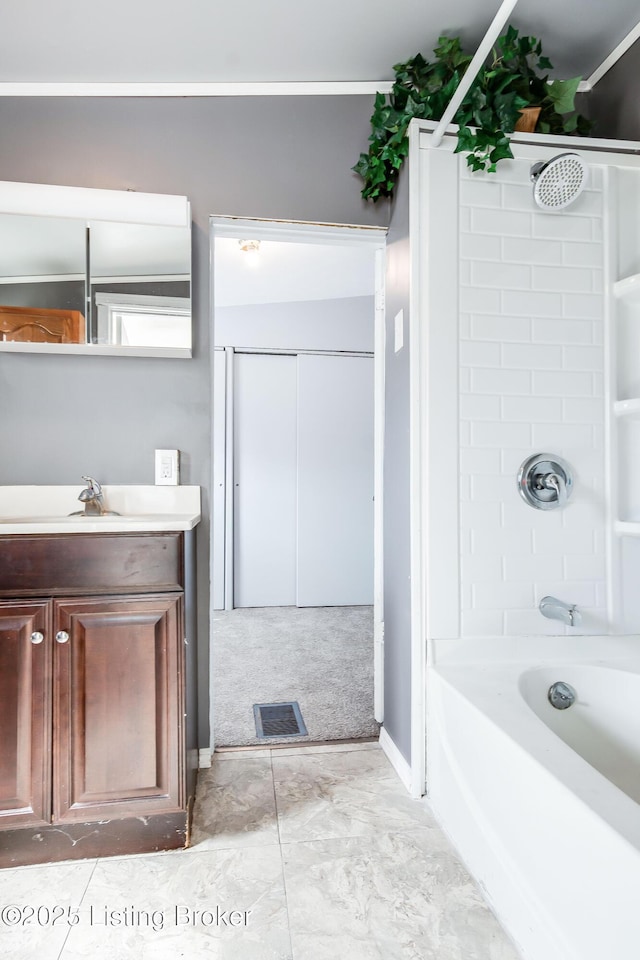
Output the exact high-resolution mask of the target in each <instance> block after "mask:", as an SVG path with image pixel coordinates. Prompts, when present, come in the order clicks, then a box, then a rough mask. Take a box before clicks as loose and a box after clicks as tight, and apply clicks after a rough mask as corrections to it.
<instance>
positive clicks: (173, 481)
mask: <svg viewBox="0 0 640 960" xmlns="http://www.w3.org/2000/svg"><path fill="white" fill-rule="evenodd" d="M179 483H180V451H179V450H156V486H159V487H176V486H177V485H178V484H179Z"/></svg>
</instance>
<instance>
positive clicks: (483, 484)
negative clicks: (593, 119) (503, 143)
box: [459, 160, 607, 636]
mask: <svg viewBox="0 0 640 960" xmlns="http://www.w3.org/2000/svg"><path fill="white" fill-rule="evenodd" d="M529 169H530V163H529V162H528V161H521V160H518V161H510V162H508V163H506V164H504V165H503V172H500V171H499V172H498V173H497V174H480V175H478V174H472V173H470V172H469V171H468V169H467V168H466V166H465V165H464V163H462V162H461V165H460V171H461V183H460V186H461V189H460V280H461V297H460V303H461V316H460V353H459V363H460V444H461V446H460V473H461V477H460V480H461V482H460V490H461V497H462V502H461V510H460V551H461V564H460V569H461V597H462V633H463V636H487V635H500V634H503V635H514V634H532V633H533V634H543V633H544V634H550V633H562V632H570V631H569V630H568V628H564V627H563V626H562V625H561V624H559V623H558V622H556V621H550V620H545V618H544V617H542V615H541V614H540V613H539V611H538V609H537V604H538V603H539V601H540V599H541V598H542V597H543V596H544V595H545V594H553V595H554V596H557V597H560V598H561V599H562V600H565V601H566V602H568V603H577V604H578V606H579V607H580V609H581V611H582V613H583V623H582V627H581V628H580V632H584V633H600V632H606V631H607V623H606V608H605V605H604V604H605V595H606V590H605V553H604V551H605V536H604V522H605V507H604V439H603V424H604V399H603V388H602V369H603V346H602V344H603V322H604V320H603V310H604V305H603V297H602V289H603V282H602V274H603V265H604V257H605V251H604V245H603V239H602V238H603V230H602V220H603V206H604V204H603V181H602V175H601V171H600V170H599V169H592V171H591V179H590V184H589V188H588V190H587V191H586V192H585V193H584V194H583V195H582V197H580V198H579V199H578V201H576V202H575V203H574V204H573V205H572V206H571V207H570V208H568V209H567V210H565V211H556V212H553V213H547V212H543V211H542V210H539V209H538V208H537V207H535V205H534V203H533V198H532V191H531V185H530V183H529ZM538 452H548V453H555V454H558V455H559V456H561V457H563V458H564V459H565V460H567V461H568V463H569V464H570V465H571V467H572V468H573V471H574V480H575V487H574V492H573V496H572V497H571V499H570V501H569V503H568V504H567V507H566V508H565V509H564V510H562V511H539V510H533V509H532V508H531V507H529V506H527V504H525V503H524V501H523V500H522V499H521V497H520V495H519V493H518V490H517V485H516V476H517V473H518V468H519V466H520V464H521V463H522V461H523V460H524V459H525V457H528V456H530V455H531V454H532V453H538ZM573 632H576V631H573Z"/></svg>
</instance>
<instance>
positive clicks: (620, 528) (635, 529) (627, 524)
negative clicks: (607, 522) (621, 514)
mask: <svg viewBox="0 0 640 960" xmlns="http://www.w3.org/2000/svg"><path fill="white" fill-rule="evenodd" d="M613 530H614V533H616V534H617V535H618V536H619V537H640V520H616V522H615V523H614V525H613Z"/></svg>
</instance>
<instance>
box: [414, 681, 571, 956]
mask: <svg viewBox="0 0 640 960" xmlns="http://www.w3.org/2000/svg"><path fill="white" fill-rule="evenodd" d="M440 679H441V680H442V678H440ZM443 682H444V684H445V685H446V686H447V687H448V688H449V689H448V691H447V693H448V695H452V694H453V695H454V698H462V699H465V700H466V698H465V697H464V694H462V693H461V692H460V691H458V690H456V689H455V687H451V686H450V685H449V684H447V683H446V681H443ZM436 704H437V706H436V708H435V710H434V708H433V706H432V707H431V724H430V728H431V734H430V737H429V739H430V738H431V737H433V738H438V740H439V744H438V747H439V748H440V750H441V751H442V753H443V757H444V762H445V763H446V764H447V766H448V768H449V772H450V775H451V776H452V777H453V780H454V782H455V787H456V789H457V790H458V792H459V794H460V799H461V800H462V802H463V804H464V805H465V807H466V810H467V811H468V814H469V816H470V818H471V820H472V823H473V828H474V830H475V831H477V832H479V834H480V836H481V838H482V843H483V844H484V845H486V847H487V849H488V850H489V851H490V856H491V858H493V860H494V861H495V864H491V865H489V864H488V861H487V858H486V857H482V868H480V867H479V866H478V865H477V864H476V863H474V862H473V858H472V859H471V860H470V859H469V858H468V856H467V850H466V849H462V848H461V846H460V843H459V837H457V836H455V835H454V834H453V833H452V832H451V830H450V829H449V819H448V817H449V816H450V811H447V810H445V809H443V810H441V809H440V805H439V790H440V787H441V784H439V783H438V784H437V785H436V784H434V786H433V789H431V788H430V786H429V784H428V790H427V802H428V804H429V807H430V809H431V811H432V813H433V815H434V817H435V818H436V820H437V821H438V824H439V825H440V827H441V829H442V830H443V832H444V833H445V834H446V836H447V837H448V839H449V840H450V842H451V843H452V844H453V846H454V847H455V848H456V850H457V851H458V855H459V856H460V857H461V859H462V860H463V862H464V864H465V866H466V867H467V869H468V870H469V872H470V873H471V874H472V875H473V876H474V877H475V879H476V882H477V883H478V884H479V886H480V887H481V889H482V893H483V895H484V897H485V899H486V901H487V903H488V904H489V906H490V907H491V909H492V911H493V913H494V914H495V915H496V917H497V918H498V920H499V922H500V923H501V925H502V926H503V928H504V929H505V931H506V932H507V934H508V935H509V937H510V939H511V940H512V941H513V943H514V945H515V946H516V948H517V949H518V950H519V951H520V952H521V953H522V954H523V956H528V955H529V953H528V950H527V944H525V943H523V942H521V940H520V938H519V936H518V931H517V930H516V929H514V924H513V923H512V917H513V915H514V914H515V915H516V916H522V915H526V916H527V926H529V927H530V928H531V929H532V930H534V931H535V937H536V938H537V940H538V941H541V944H540V945H539V952H540V955H541V956H545V957H547V958H549V960H555V958H556V957H557V958H558V960H560V958H564V960H567V958H569V960H571V958H574V956H575V954H574V950H573V949H572V947H571V946H570V945H569V944H568V943H567V941H566V938H565V936H564V935H563V934H562V932H561V931H560V930H559V929H558V926H557V924H556V923H554V921H553V918H552V917H551V916H550V915H549V911H548V909H547V908H546V906H545V904H544V903H543V902H542V900H541V899H540V897H539V896H538V895H537V894H536V893H535V890H534V888H533V886H532V885H531V883H530V882H529V881H528V878H527V876H526V875H525V873H524V872H523V871H522V869H521V868H520V867H519V865H518V864H517V862H516V861H515V859H514V857H513V855H512V854H511V853H510V851H509V848H508V847H507V846H506V844H505V843H504V841H503V840H502V839H501V838H500V836H499V835H498V834H497V833H496V830H495V829H494V827H493V825H492V824H491V822H490V821H489V819H488V818H487V817H486V815H485V814H484V812H483V809H482V806H481V805H480V803H479V802H478V800H477V799H476V797H475V795H474V793H473V790H472V789H471V788H470V786H469V784H468V781H467V778H466V776H465V775H464V771H463V770H462V767H461V766H460V764H459V763H458V761H457V760H456V755H455V752H454V751H453V749H452V748H451V745H450V743H449V740H448V737H447V734H446V723H445V721H444V717H442V716H439V715H438V714H439V710H438V707H439V706H440V707H441V706H442V701H441V700H439V702H438V699H436ZM467 705H469V704H467ZM471 706H472V707H473V709H475V710H477V707H475V705H473V704H471ZM436 711H437V713H436ZM478 712H480V711H478ZM484 719H485V720H488V718H487V717H486V716H484ZM489 722H491V721H489ZM500 732H503V731H500ZM509 739H511V738H509ZM434 751H435V747H432V749H431V751H429V752H430V753H431V754H432V755H433V753H434ZM429 752H428V754H427V756H429ZM434 779H435V778H434ZM463 846H464V845H463ZM496 866H497V869H498V871H499V872H500V873H501V874H503V875H504V876H505V877H507V878H508V881H507V884H506V886H503V885H502V884H501V885H500V886H501V889H499V890H498V891H497V892H496V895H494V889H493V885H492V884H491V883H487V882H485V881H486V872H487V871H488V870H491V869H495V867H496ZM505 896H506V897H507V898H508V903H507V904H505V902H504V900H505ZM575 960H577V958H575Z"/></svg>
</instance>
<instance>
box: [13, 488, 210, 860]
mask: <svg viewBox="0 0 640 960" xmlns="http://www.w3.org/2000/svg"><path fill="white" fill-rule="evenodd" d="M11 489H14V490H17V489H19V488H6V487H5V488H0V512H1V513H2V515H1V516H0V737H1V739H2V753H1V755H0V756H1V759H0V866H2V867H7V866H15V865H19V864H27V863H42V862H49V861H54V860H65V859H76V858H83V857H95V856H109V855H118V854H125V853H142V852H149V851H155V850H165V849H172V848H176V847H182V846H184V845H185V844H186V843H187V841H188V830H189V815H190V807H191V804H192V801H193V796H194V787H195V773H196V767H197V762H196V757H197V749H196V741H195V690H194V686H195V662H194V660H195V650H196V643H195V635H194V619H195V610H194V600H195V598H194V596H193V584H194V571H193V565H194V563H193V552H194V551H193V547H194V544H193V539H194V533H193V528H194V527H195V525H196V524H197V522H198V521H199V519H200V506H199V494H200V491H199V488H197V487H176V488H154V487H149V488H147V487H138V488H133V487H126V488H125V487H122V488H116V487H112V488H108V487H105V488H104V489H105V493H106V497H107V502H108V504H109V506H110V508H112V509H118V505H121V506H122V505H124V504H128V506H129V508H131V507H132V506H133V501H134V500H135V499H136V497H137V498H138V501H139V502H137V503H136V506H135V508H134V510H131V509H128V510H127V509H123V510H122V511H121V513H122V515H121V516H104V517H86V518H85V517H83V516H80V517H67V516H66V515H65V516H61V515H59V514H58V513H57V512H56V511H57V510H58V505H57V503H56V505H54V506H52V505H51V504H52V501H51V498H49V506H48V507H47V508H46V510H47V512H44V513H41V512H39V513H38V515H37V516H35V515H34V516H33V517H29V516H27V515H23V516H18V515H15V516H11V515H6V514H5V513H4V510H3V493H4V492H6V491H8V490H11ZM29 489H31V490H54V489H55V490H56V495H58V494H60V496H61V497H62V496H63V494H62V493H61V491H69V492H70V493H69V499H68V501H67V503H68V504H69V505H70V506H71V509H73V507H74V505H77V504H76V503H75V498H74V496H73V492H75V488H70V487H68V488H20V490H21V493H20V494H19V495H18V497H20V496H22V497H23V500H24V497H25V494H24V491H25V490H29ZM126 491H128V492H129V493H128V494H126ZM132 491H133V492H132ZM144 491H148V497H147V501H146V503H145V506H146V508H147V509H148V510H151V511H155V512H148V513H146V514H145V513H143V512H142V511H141V509H140V507H141V505H142V504H143V501H144ZM127 496H128V499H127ZM132 498H133V499H132ZM171 498H173V499H174V500H176V498H177V500H178V501H180V502H179V503H177V502H170V501H171ZM11 499H12V498H11V496H10V495H8V500H11ZM53 499H54V500H55V497H54V498H53ZM163 499H164V503H161V501H162V500H163ZM32 502H33V501H32ZM21 506H22V508H24V503H22V504H21V505H20V504H18V505H16V504H15V503H14V507H13V509H14V510H19V509H20V507H21ZM4 507H5V508H6V503H5V504H4ZM161 507H164V509H161ZM34 509H37V510H38V511H43V510H44V509H45V507H44V506H43V505H42V502H41V501H40V502H39V503H38V506H37V508H35V507H34Z"/></svg>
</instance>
